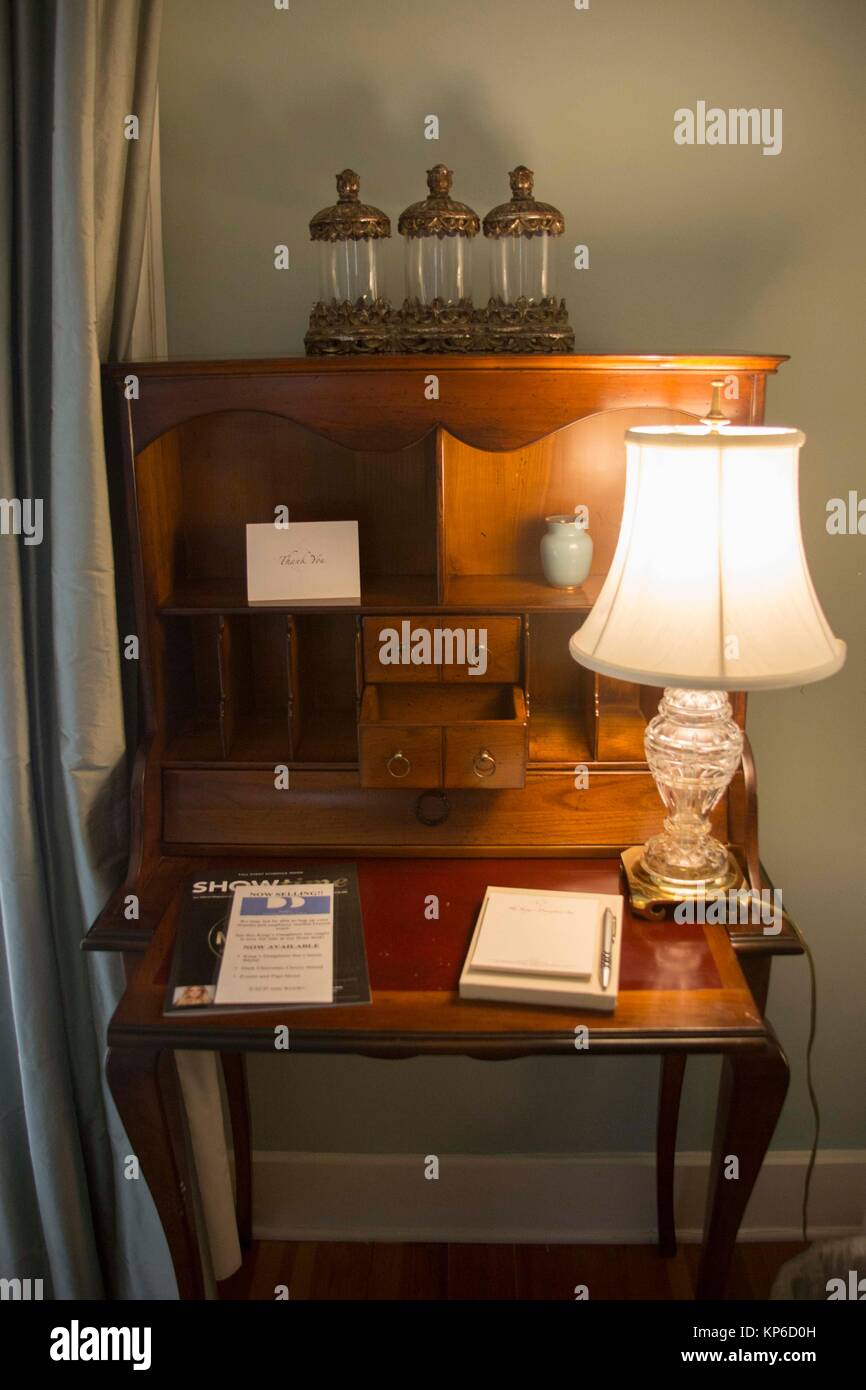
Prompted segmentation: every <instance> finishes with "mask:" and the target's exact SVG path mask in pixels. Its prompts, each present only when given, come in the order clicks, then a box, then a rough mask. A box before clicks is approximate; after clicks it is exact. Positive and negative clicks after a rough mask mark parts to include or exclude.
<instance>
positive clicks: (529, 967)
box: [470, 888, 601, 979]
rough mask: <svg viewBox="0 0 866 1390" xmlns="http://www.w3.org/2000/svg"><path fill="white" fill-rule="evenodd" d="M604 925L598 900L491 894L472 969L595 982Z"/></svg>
mask: <svg viewBox="0 0 866 1390" xmlns="http://www.w3.org/2000/svg"><path fill="white" fill-rule="evenodd" d="M600 925H601V906H600V904H599V900H598V898H597V897H595V896H584V895H581V894H579V893H562V892H555V891H550V890H549V891H546V892H545V891H542V892H537V891H535V890H534V889H531V888H488V890H487V896H486V899H485V905H484V917H483V919H482V921H481V924H480V927H479V930H478V938H477V940H476V943H475V951H474V953H473V956H472V960H471V962H470V964H471V968H472V969H473V970H506V971H516V972H519V973H520V974H526V975H535V974H540V975H563V976H565V975H567V976H574V977H576V978H577V977H582V978H585V979H589V977H590V976H591V975H592V973H593V970H594V969H595V967H596V966H597V964H598V959H599V950H600V938H599V930H600Z"/></svg>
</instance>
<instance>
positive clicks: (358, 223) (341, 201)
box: [310, 169, 391, 241]
mask: <svg viewBox="0 0 866 1390" xmlns="http://www.w3.org/2000/svg"><path fill="white" fill-rule="evenodd" d="M360 186H361V180H360V179H359V178H358V175H357V174H356V173H355V171H354V169H344V170H343V172H342V174H338V175H337V194H338V198H337V202H336V203H335V204H334V205H333V207H330V208H322V211H321V212H317V213H316V215H315V217H314V218H313V219H312V221H311V222H310V240H311V241H369V240H371V239H372V238H374V237H383V236H390V235H391V219H390V218H389V217H388V216H387V214H386V213H384V212H382V210H381V208H374V207H371V206H370V204H369V203H362V202H360V201H359V199H358V189H359V188H360Z"/></svg>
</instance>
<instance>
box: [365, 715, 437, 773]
mask: <svg viewBox="0 0 866 1390" xmlns="http://www.w3.org/2000/svg"><path fill="white" fill-rule="evenodd" d="M358 749H359V756H360V762H361V786H362V787H420V788H422V789H424V788H428V787H441V786H442V732H441V730H440V729H432V728H431V729H425V728H419V727H417V726H413V725H402V726H401V725H399V724H387V725H384V726H383V727H382V728H370V727H365V726H364V725H361V726H360V728H359V730H358Z"/></svg>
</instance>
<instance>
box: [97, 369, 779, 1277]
mask: <svg viewBox="0 0 866 1390" xmlns="http://www.w3.org/2000/svg"><path fill="white" fill-rule="evenodd" d="M783 360H784V359H783V358H780V357H769V356H737V355H733V356H732V355H724V354H723V355H718V356H708V357H663V356H606V357H602V356H574V357H551V358H539V357H463V358H460V357H427V358H419V357H382V358H378V359H374V358H361V357H357V358H340V359H333V360H321V359H318V360H308V359H289V360H284V361H261V362H203V363H155V364H141V365H123V366H118V367H109V368H106V369H105V374H104V387H105V414H106V426H107V432H108V444H109V459H110V467H111V469H112V470H113V471H114V472H115V473H116V475H120V474H121V473H122V475H123V478H124V480H125V495H126V499H127V507H128V523H129V532H130V537H131V559H132V569H133V579H134V588H135V603H136V620H137V631H138V635H139V638H140V657H141V661H140V669H141V702H142V709H141V724H142V731H141V742H140V745H139V747H138V749H137V752H136V756H135V763H134V771H133V779H132V793H131V796H132V803H131V804H132V846H131V853H130V863H129V871H128V875H127V879H126V882H125V883H124V884H123V885H122V886H121V887H120V888H119V889H118V890H117V893H116V894H115V895H114V897H113V898H112V899H111V901H110V902H109V903H108V904H107V906H106V908H105V909H104V911H103V913H102V914H101V916H100V917H99V919H98V921H97V922H96V923H95V924H94V926H93V928H92V929H91V931H90V933H89V935H88V938H87V941H86V943H85V944H86V946H87V947H88V948H89V949H109V950H118V951H122V952H124V953H125V954H126V957H127V960H128V964H129V971H128V977H129V984H128V987H127V990H126V993H125V995H124V998H123V1000H122V1002H121V1004H120V1006H119V1008H118V1010H117V1013H116V1015H115V1017H114V1019H113V1021H112V1024H111V1027H110V1030H109V1045H110V1054H109V1078H110V1082H111V1085H112V1090H113V1094H114V1096H115V1099H116V1101H117V1104H118V1108H119V1110H120V1112H121V1115H122V1117H123V1119H124V1122H125V1124H126V1127H127V1131H128V1133H129V1136H130V1138H131V1140H132V1142H133V1144H134V1145H135V1148H136V1152H137V1153H138V1155H139V1158H140V1160H141V1164H142V1170H143V1172H144V1175H145V1177H146V1178H147V1180H148V1182H149V1185H150V1187H151V1191H152V1192H153V1195H154V1199H155V1201H156V1204H157V1207H158V1210H159V1212H160V1216H161V1218H162V1221H163V1225H164V1227H165V1230H166V1234H167V1237H168V1240H169V1244H170V1248H171V1251H172V1255H173V1258H174V1262H175V1268H176V1271H177V1275H178V1284H179V1288H180V1292H181V1295H182V1296H186V1297H197V1296H200V1295H201V1292H202V1282H201V1271H200V1268H199V1265H198V1256H197V1247H196V1245H195V1235H194V1226H193V1214H192V1209H191V1204H190V1199H189V1180H188V1173H187V1171H186V1167H185V1163H186V1159H185V1155H184V1149H183V1143H182V1131H181V1123H182V1121H181V1107H180V1104H179V1097H178V1092H177V1080H176V1075H175V1069H174V1062H173V1050H175V1049H178V1048H200V1049H208V1050H211V1049H212V1050H216V1051H219V1052H220V1053H221V1054H222V1057H223V1063H224V1070H225V1075H226V1079H227V1082H228V1094H229V1101H230V1108H231V1112H232V1120H233V1128H234V1131H235V1150H236V1159H237V1189H238V1211H239V1221H240V1226H241V1230H242V1234H243V1233H248V1229H249V1210H250V1197H249V1191H250V1189H249V1149H248V1139H247V1134H246V1131H247V1119H248V1117H247V1115H246V1101H245V1089H244V1084H243V1065H242V1054H243V1053H244V1052H246V1051H253V1050H263V1051H264V1050H272V1049H273V1039H274V1025H275V1023H276V1022H279V1021H280V1019H281V1018H283V1019H284V1020H285V1021H286V1022H287V1023H289V1025H290V1029H291V1033H290V1036H291V1050H292V1052H297V1051H314V1052H329V1053H347V1052H353V1053H361V1054H364V1055H371V1056H384V1057H395V1058H398V1057H408V1056H414V1055H418V1054H420V1053H462V1054H465V1055H469V1056H473V1057H484V1058H510V1057H521V1056H527V1055H534V1054H542V1053H546V1054H554V1055H557V1054H558V1055H570V1056H574V1057H576V1056H580V1055H582V1054H581V1051H580V1050H578V1049H576V1048H575V1028H576V1027H577V1026H578V1025H580V1024H585V1025H586V1026H587V1027H588V1028H589V1051H591V1052H595V1053H598V1054H602V1055H603V1054H608V1053H615V1052H635V1053H639V1052H654V1053H657V1054H658V1055H659V1056H660V1057H661V1058H662V1072H661V1078H662V1079H661V1091H660V1097H661V1100H660V1110H659V1129H658V1160H659V1163H658V1201H659V1238H660V1244H661V1247H662V1250H663V1251H667V1252H670V1251H671V1250H672V1249H673V1248H674V1242H675V1235H674V1221H673V1195H672V1194H673V1167H674V1149H675V1137H676V1125H677V1112H678V1105H679V1095H680V1088H681V1084H682V1076H683V1068H684V1066H685V1060H686V1057H687V1055H688V1054H689V1053H690V1052H711V1053H717V1054H721V1055H722V1056H723V1057H724V1059H725V1064H724V1068H723V1084H722V1094H721V1097H720V1102H719V1118H718V1126H717V1135H716V1141H715V1149H714V1159H713V1169H712V1173H711V1180H710V1196H709V1206H708V1219H707V1226H706V1229H705V1247H704V1253H703V1259H702V1265H701V1271H700V1276H699V1284H698V1294H699V1296H702V1297H717V1296H720V1295H721V1293H722V1290H723V1288H724V1283H725V1277H726V1271H727V1265H728V1261H729V1258H730V1254H731V1250H732V1247H733V1243H734V1240H735V1237H736V1232H737V1229H738V1225H739V1221H740V1218H741V1216H742V1213H743V1210H744V1208H745V1204H746V1201H747V1200H748V1196H749V1193H750V1191H751V1189H752V1186H753V1184H754V1181H755V1178H756V1176H757V1173H758V1171H759V1168H760V1165H761V1162H762V1160H763V1155H764V1152H765V1150H766V1146H767V1144H768V1143H769V1140H770V1137H771V1135H772V1132H773V1129H774V1127H775V1123H776V1119H777V1117H778V1114H779V1110H780V1108H781V1105H782V1101H783V1099H784V1094H785V1088H786V1084H787V1065H786V1063H785V1059H784V1056H783V1054H782V1052H781V1050H780V1048H779V1045H778V1043H777V1041H776V1039H775V1037H774V1036H773V1034H772V1031H771V1030H770V1028H769V1026H768V1025H767V1023H766V1022H765V1020H764V1017H763V1009H764V1003H765V999H766V991H767V983H768V974H769V965H770V959H771V956H772V955H773V954H776V953H780V952H795V951H797V950H798V949H799V946H798V942H797V939H796V937H795V935H794V934H793V933H792V932H791V930H790V929H789V928H788V927H787V926H786V927H785V930H784V931H783V932H782V933H781V934H780V935H779V936H777V937H766V936H763V935H761V934H760V932H759V930H758V929H755V928H744V929H743V930H742V931H740V932H736V931H732V932H731V933H730V934H729V933H728V932H727V931H726V929H725V928H723V927H720V926H704V927H682V926H677V925H676V924H675V923H673V922H671V921H667V922H664V921H663V922H647V921H642V920H640V919H639V918H637V917H634V916H632V915H631V913H630V912H627V913H626V920H625V923H624V931H623V945H622V977H621V989H620V995H619V998H618V1003H617V1008H616V1010H615V1011H614V1013H612V1014H610V1015H604V1016H602V1015H598V1014H585V1015H580V1014H577V1013H574V1012H573V1011H569V1010H565V1009H560V1008H534V1007H530V1006H519V1005H503V1004H494V1003H480V1002H473V1001H468V1000H467V1001H461V1000H460V999H459V997H458V995H457V992H456V984H457V978H458V976H459V971H460V967H461V965H462V961H463V957H464V954H465V950H466V947H467V943H468V938H469V934H470V931H471V928H472V925H473V922H474V918H475V914H476V913H477V910H478V907H479V905H480V901H481V897H482V895H483V891H484V887H485V886H486V884H487V883H490V882H496V883H504V884H514V885H521V884H523V885H526V886H534V885H543V886H547V887H552V888H557V887H563V888H564V887H570V888H587V889H589V890H592V891H605V892H617V891H621V882H620V870H619V863H618V858H617V856H618V852H619V850H620V849H621V848H623V847H625V846H627V845H631V844H635V843H638V842H641V841H643V840H645V839H646V838H647V836H649V835H650V834H652V833H654V832H655V831H656V830H658V828H659V826H660V822H661V816H662V808H661V803H660V801H659V799H658V796H657V793H656V790H655V787H654V784H653V781H652V778H651V776H650V774H649V772H648V769H647V767H646V764H645V762H644V751H643V732H644V726H645V723H646V720H647V718H648V717H649V716H651V714H652V713H653V712H654V711H655V708H656V705H657V702H658V698H659V692H658V691H657V690H654V689H649V688H641V687H639V686H635V685H629V684H626V683H623V682H619V681H616V680H612V679H608V678H605V677H602V676H598V675H594V674H593V673H591V672H589V671H587V670H585V669H584V668H582V667H578V666H577V665H576V664H575V663H574V662H573V661H572V660H571V658H570V656H569V653H568V638H569V636H570V634H571V633H572V632H573V631H574V629H575V627H576V626H578V624H579V623H580V622H581V620H582V617H583V616H585V614H586V613H587V612H588V610H589V609H590V607H591V606H592V604H593V602H594V600H595V598H596V596H597V594H598V592H599V588H600V585H601V583H602V581H603V578H604V575H605V573H606V571H607V568H608V566H609V564H610V561H611V557H612V555H613V551H614V547H615V544H616V540H617V535H618V529H619V523H620V518H621V514H622V505H623V491H624V473H625V450H624V447H623V433H624V431H625V430H626V429H627V428H628V427H629V426H631V425H634V424H638V423H647V422H654V421H655V422H661V421H664V422H687V421H693V420H694V419H695V418H699V417H700V416H701V415H702V414H703V413H704V412H705V410H706V407H707V405H708V402H709V400H710V395H711V390H710V383H711V381H712V380H713V379H714V378H717V377H720V376H722V377H725V378H726V379H727V380H728V382H729V386H730V391H729V392H728V397H729V399H728V409H729V412H730V415H731V418H732V419H733V420H735V421H738V422H742V423H760V422H761V420H762V418H763V411H764V396H765V384H766V379H767V376H768V374H770V373H772V372H774V371H775V370H776V368H777V367H778V365H779V363H780V362H782V361H783ZM578 504H584V505H586V506H587V507H588V508H589V530H590V533H591V535H592V537H593V541H594V558H593V566H592V573H591V574H590V576H589V578H588V580H587V581H586V584H585V586H584V587H583V588H582V589H580V590H578V591H577V592H573V593H564V592H561V591H558V590H555V589H552V588H550V587H549V586H548V585H547V584H546V583H545V581H544V578H543V576H542V573H541V566H540V556H539V541H540V537H541V534H542V533H543V530H544V517H545V516H546V515H548V514H552V513H562V512H571V511H572V510H573V509H574V507H575V506H576V505H578ZM278 506H286V507H288V509H289V516H290V520H291V521H312V520H329V519H330V520H347V519H349V520H351V519H356V520H357V521H358V525H359V536H360V558H361V580H362V596H361V602H360V604H357V605H352V606H343V607H339V608H334V607H328V606H322V607H320V608H315V607H304V608H303V609H294V610H293V608H292V605H291V604H289V603H287V604H285V605H284V606H279V607H268V608H264V609H262V608H251V607H250V606H248V604H247V601H246V584H245V523H246V522H267V521H273V519H274V515H275V508H276V507H278ZM406 619H408V620H409V621H410V622H411V624H412V627H413V628H418V627H419V626H424V625H428V626H429V625H439V626H446V627H449V628H452V629H453V628H459V627H461V626H462V627H466V626H472V627H474V628H476V629H477V628H484V629H486V631H487V653H486V656H487V669H486V673H485V674H484V675H483V676H478V677H475V678H473V679H469V678H468V672H467V669H466V667H465V666H463V667H462V668H461V667H459V666H439V667H436V666H430V667H393V666H392V667H387V666H384V665H382V664H381V662H380V660H379V635H380V631H381V629H382V628H383V626H390V627H394V626H396V627H399V626H400V624H401V623H402V622H403V621H404V620H406ZM734 707H735V713H736V717H737V718H738V720H740V722H743V721H744V720H745V698H744V697H742V696H740V697H734ZM278 768H285V769H286V770H287V772H288V779H286V778H285V777H283V778H278V777H276V776H275V771H276V769H278ZM576 769H585V770H586V776H585V777H583V778H581V777H577V776H576ZM286 780H288V786H287V787H286V786H285V785H284V783H285V781H286ZM581 781H585V782H587V783H588V785H577V784H578V783H580V782H581ZM278 782H281V783H282V785H277V783H278ZM715 829H716V833H717V834H720V835H721V836H722V837H723V838H725V839H727V841H728V842H729V843H730V844H731V845H732V847H733V848H734V849H735V850H736V852H737V853H738V854H739V855H740V857H741V860H742V862H743V864H744V866H745V868H746V870H747V872H748V876H749V879H750V882H751V883H752V885H753V886H756V887H758V886H762V884H763V883H764V882H765V880H763V879H762V870H761V866H760V861H759V857H758V844H757V823H756V798H755V786H754V773H753V767H752V761H751V755H750V753H749V751H748V745H747V748H746V753H745V759H744V766H743V769H742V770H741V772H739V773H738V775H737V777H736V778H735V780H734V782H733V783H732V786H731V789H730V791H729V793H728V795H727V796H726V798H725V800H724V801H723V802H722V803H721V805H720V806H719V808H718V810H717V813H716V825H715ZM293 857H294V858H301V859H303V860H304V861H309V860H310V859H311V858H314V857H316V858H319V859H321V858H327V857H331V858H335V859H345V858H347V857H350V858H353V859H357V860H358V863H359V873H360V883H361V894H362V904H363V911H364V922H365V934H366V938H367V950H368V956H369V962H370V972H371V981H372V985H373V991H374V997H373V1003H372V1005H369V1006H367V1007H365V1008H361V1007H352V1006H349V1007H344V1008H339V1009H330V1010H324V1009H304V1010H301V1011H296V1010H293V1011H284V1012H283V1014H282V1015H281V1014H280V1011H279V1010H274V1011H273V1013H271V1012H268V1013H266V1014H261V1013H253V1014H246V1015H245V1014H239V1015H238V1014H232V1015H230V1016H220V1017H217V1018H201V1017H199V1018H194V1017H187V1016H184V1017H181V1018H177V1017H172V1018H165V1017H164V1016H163V1014H162V995H163V990H164V985H165V979H166V973H167V966H168V960H169V958H170V953H171V947H172V942H173V934H174V927H175V918H176V910H177V905H178V901H179V892H180V884H181V882H182V880H183V879H184V878H185V877H186V876H187V875H188V874H189V873H191V872H193V871H194V870H205V869H207V871H208V873H209V874H210V875H211V876H212V875H213V873H214V872H217V871H218V870H219V869H220V867H223V868H224V867H226V866H227V865H230V864H239V863H248V864H249V863H252V862H253V861H254V862H255V863H256V864H261V865H263V866H267V865H272V866H273V867H277V866H279V865H283V866H284V865H286V863H287V862H289V861H290V860H291V859H292V858H293ZM492 861H495V862H492ZM431 893H435V894H437V895H439V896H440V900H441V902H442V903H443V904H447V907H443V909H442V911H441V914H440V918H439V919H438V920H436V921H433V922H428V921H426V920H425V919H424V915H423V906H424V902H425V899H426V897H427V895H429V894H431ZM130 894H134V895H135V896H136V898H137V899H138V903H139V916H138V919H137V920H131V921H130V920H127V916H126V912H125V906H124V905H125V903H126V902H127V899H128V896H129V895H130ZM288 1064H289V1065H290V1063H288ZM729 1153H737V1154H738V1155H739V1156H740V1161H741V1178H740V1181H739V1182H738V1183H725V1182H724V1181H722V1177H721V1168H722V1158H723V1156H724V1155H726V1154H729Z"/></svg>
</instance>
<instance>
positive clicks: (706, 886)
mask: <svg viewBox="0 0 866 1390" xmlns="http://www.w3.org/2000/svg"><path fill="white" fill-rule="evenodd" d="M644 850H645V846H644V845H633V846H632V847H631V848H630V849H624V850H623V852H622V854H621V856H620V858H621V859H622V866H623V868H624V869H625V874H626V878H627V879H628V896H629V902H630V903H631V910H632V912H634V913H636V915H637V916H638V917H648V918H649V919H650V920H651V921H655V922H660V921H662V920H663V919H664V918H665V917H666V916H667V913H668V911H669V909H670V908H672V907H675V906H676V904H677V903H684V902H689V901H692V900H693V899H695V898H707V899H711V898H715V897H720V896H721V895H722V894H725V893H728V892H729V891H730V889H732V888H733V889H734V891H735V892H739V890H740V889H741V888H748V886H749V885H748V882H747V880H746V877H745V875H744V873H743V870H742V869H741V867H740V864H739V862H738V860H737V858H736V856H735V855H734V853H733V851H732V850H730V849H729V850H728V851H727V864H726V866H725V868H724V869H723V870H722V872H721V873H719V874H717V875H716V877H715V878H712V879H696V880H693V881H692V882H675V881H674V880H672V879H671V880H668V881H667V882H659V881H658V880H656V879H655V878H653V877H652V876H651V875H650V874H648V873H647V871H646V869H645V867H644V864H643V856H644Z"/></svg>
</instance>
